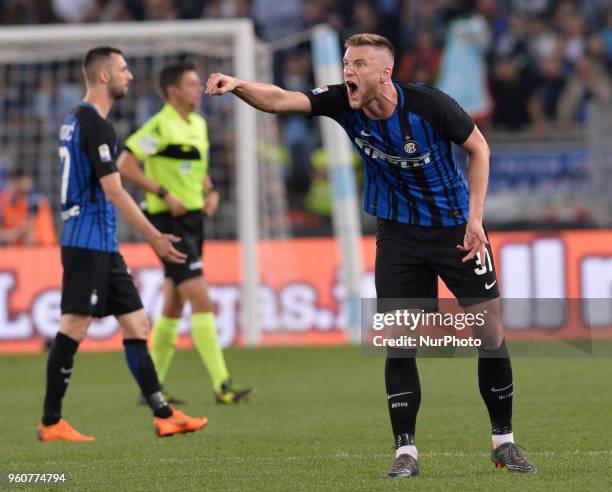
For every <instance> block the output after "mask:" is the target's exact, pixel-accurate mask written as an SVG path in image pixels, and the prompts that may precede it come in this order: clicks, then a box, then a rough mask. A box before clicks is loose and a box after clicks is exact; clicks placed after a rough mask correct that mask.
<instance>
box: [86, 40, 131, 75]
mask: <svg viewBox="0 0 612 492" xmlns="http://www.w3.org/2000/svg"><path fill="white" fill-rule="evenodd" d="M113 54H115V55H123V53H122V52H121V50H120V49H118V48H113V47H112V46H99V47H97V48H93V49H91V50H89V51H88V52H87V53H86V54H85V58H83V70H84V71H85V76H86V77H87V80H88V81H89V82H91V83H93V82H95V81H96V75H97V72H96V71H95V70H94V67H95V66H96V64H97V63H98V62H99V61H101V60H106V59H108V58H110V57H111V56H112V55H113Z"/></svg>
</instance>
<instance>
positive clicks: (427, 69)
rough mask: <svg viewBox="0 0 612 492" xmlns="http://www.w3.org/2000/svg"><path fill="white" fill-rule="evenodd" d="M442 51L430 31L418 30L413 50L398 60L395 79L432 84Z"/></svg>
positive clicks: (436, 74) (436, 75)
mask: <svg viewBox="0 0 612 492" xmlns="http://www.w3.org/2000/svg"><path fill="white" fill-rule="evenodd" d="M441 57H442V51H441V50H440V48H438V47H437V46H436V44H435V40H434V36H433V33H432V32H431V31H419V32H418V33H417V36H416V46H415V50H414V51H409V52H408V53H406V54H405V55H404V56H402V58H401V59H400V61H399V68H398V70H397V79H398V80H401V81H403V82H416V83H419V82H423V83H426V84H429V85H433V84H434V83H435V81H436V78H437V77H438V70H439V68H440V59H441Z"/></svg>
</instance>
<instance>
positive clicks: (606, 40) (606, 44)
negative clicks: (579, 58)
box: [601, 9, 612, 64]
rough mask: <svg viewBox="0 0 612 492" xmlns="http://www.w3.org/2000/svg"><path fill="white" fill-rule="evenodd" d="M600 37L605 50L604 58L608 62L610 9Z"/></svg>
mask: <svg viewBox="0 0 612 492" xmlns="http://www.w3.org/2000/svg"><path fill="white" fill-rule="evenodd" d="M601 37H602V40H603V44H604V50H605V52H606V58H607V61H608V64H610V61H612V9H611V10H610V11H609V12H608V15H607V16H606V26H605V27H604V28H603V30H602V31H601Z"/></svg>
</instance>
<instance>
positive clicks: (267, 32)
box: [251, 0, 304, 41]
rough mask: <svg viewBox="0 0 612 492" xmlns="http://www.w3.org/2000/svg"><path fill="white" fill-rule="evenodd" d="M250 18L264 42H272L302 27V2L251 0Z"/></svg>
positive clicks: (296, 0) (295, 0) (293, 0)
mask: <svg viewBox="0 0 612 492" xmlns="http://www.w3.org/2000/svg"><path fill="white" fill-rule="evenodd" d="M251 17H253V19H254V20H255V22H256V23H257V28H258V29H257V30H258V33H259V35H260V36H261V38H262V39H263V40H264V41H274V40H276V39H279V38H282V37H283V36H287V35H289V34H293V33H296V32H299V31H300V30H301V29H302V28H303V27H304V2H303V0H282V1H278V0H252V3H251Z"/></svg>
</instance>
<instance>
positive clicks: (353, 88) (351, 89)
mask: <svg viewBox="0 0 612 492" xmlns="http://www.w3.org/2000/svg"><path fill="white" fill-rule="evenodd" d="M346 88H347V89H348V96H349V99H350V100H351V101H355V100H356V99H357V95H358V93H359V86H358V85H357V84H356V83H355V82H353V81H352V80H347V81H346Z"/></svg>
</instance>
